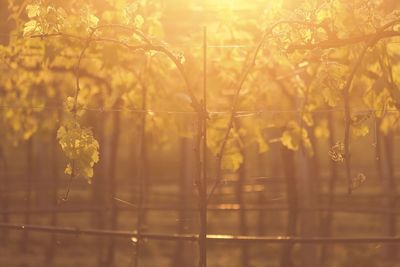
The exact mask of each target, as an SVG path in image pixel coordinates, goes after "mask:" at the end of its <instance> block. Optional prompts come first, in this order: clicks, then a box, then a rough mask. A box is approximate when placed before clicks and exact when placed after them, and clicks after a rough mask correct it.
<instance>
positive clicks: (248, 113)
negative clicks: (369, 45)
mask: <svg viewBox="0 0 400 267" xmlns="http://www.w3.org/2000/svg"><path fill="white" fill-rule="evenodd" d="M0 109H1V110H8V109H10V110H11V109H23V110H43V109H50V110H51V109H53V110H64V111H68V109H67V108H65V107H59V106H31V107H24V106H0ZM80 110H84V111H90V112H130V113H147V114H148V115H154V114H192V115H194V114H197V113H198V112H197V111H179V110H153V109H146V110H143V109H130V108H103V107H84V108H81V109H80ZM343 112H345V110H344V109H318V110H313V111H303V110H301V109H260V110H239V111H235V114H236V117H247V116H258V115H261V114H276V113H312V114H313V113H343ZM351 112H352V113H356V114H358V115H362V114H370V113H372V112H383V113H384V114H385V113H397V112H399V110H397V109H387V110H383V111H382V110H377V109H359V110H352V111H351ZM231 113H232V112H231V111H207V114H209V115H230V114H231Z"/></svg>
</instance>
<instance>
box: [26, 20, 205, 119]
mask: <svg viewBox="0 0 400 267" xmlns="http://www.w3.org/2000/svg"><path fill="white" fill-rule="evenodd" d="M102 28H120V29H124V30H129V31H132V32H133V33H135V34H136V35H138V36H139V37H140V38H141V39H142V41H143V42H144V44H139V45H131V44H128V43H126V42H123V41H120V40H116V39H110V38H102V37H97V38H91V42H108V43H114V44H117V45H120V46H122V47H125V48H127V49H129V50H132V51H137V50H143V51H157V52H160V53H162V54H164V55H166V56H167V57H168V58H169V59H170V60H171V61H172V62H173V63H174V65H175V66H176V68H177V69H178V71H179V73H180V74H181V76H182V78H183V79H184V82H185V85H186V91H187V93H188V95H189V97H190V99H191V101H192V103H191V105H192V107H193V109H194V110H195V111H197V112H199V113H202V106H201V104H200V102H199V101H198V99H197V98H196V96H195V94H194V92H193V89H192V86H191V84H190V82H189V78H188V76H187V74H186V72H185V69H184V67H183V64H182V63H181V62H180V60H179V59H178V58H177V57H176V56H175V55H174V54H173V53H172V52H171V51H170V50H168V49H167V48H166V47H165V46H162V45H155V44H153V43H152V41H151V40H150V39H149V38H148V37H147V36H146V35H145V34H143V33H142V32H141V31H139V30H138V29H137V28H133V27H129V26H125V25H119V24H105V25H100V26H98V27H96V28H93V29H92V32H95V31H97V30H99V29H102ZM47 37H64V38H70V39H76V40H80V41H85V40H86V39H85V38H83V37H81V36H77V35H73V34H68V33H48V34H37V35H32V36H31V38H40V39H44V38H47Z"/></svg>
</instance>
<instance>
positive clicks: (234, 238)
mask: <svg viewBox="0 0 400 267" xmlns="http://www.w3.org/2000/svg"><path fill="white" fill-rule="evenodd" d="M0 228H3V229H12V230H19V231H36V232H47V233H61V234H72V235H76V236H80V235H94V236H113V237H120V238H137V237H141V238H144V239H149V240H150V239H151V240H159V241H162V240H164V241H176V240H183V241H191V242H195V241H197V240H198V235H194V234H158V233H143V234H140V235H138V234H137V233H135V232H132V231H115V230H97V229H81V228H74V227H52V226H41V225H24V224H7V223H0ZM207 242H213V243H216V242H219V243H221V242H223V243H275V244H282V243H292V244H293V243H294V244H295V243H303V244H304V243H314V244H315V243H400V236H396V237H311V238H302V237H292V236H242V235H211V234H207Z"/></svg>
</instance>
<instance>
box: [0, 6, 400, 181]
mask: <svg viewBox="0 0 400 267" xmlns="http://www.w3.org/2000/svg"><path fill="white" fill-rule="evenodd" d="M28 2H29V3H27V4H26V5H25V2H24V3H19V2H18V1H10V2H9V8H10V14H11V15H10V18H11V19H12V20H13V22H14V26H15V27H14V28H13V29H12V31H11V32H10V41H9V43H8V44H5V45H3V46H1V47H0V57H1V62H0V64H1V69H2V74H1V75H0V85H1V87H0V90H1V91H0V92H1V93H0V105H1V106H2V107H4V109H3V111H2V113H1V120H0V123H1V128H2V135H4V136H5V137H6V138H3V140H9V141H10V142H12V143H13V144H15V145H16V144H18V143H20V142H21V141H24V140H27V139H29V138H31V137H32V135H34V134H35V133H36V132H38V131H39V130H41V127H46V128H47V129H51V128H59V129H58V135H57V138H58V140H59V142H60V145H61V148H62V150H63V151H64V153H65V155H66V157H67V159H68V160H69V163H68V166H67V168H66V170H65V172H66V173H67V174H70V175H71V174H73V175H77V176H79V175H80V176H83V177H85V178H90V177H92V176H93V165H94V164H95V163H96V162H98V160H99V145H98V142H97V141H96V139H95V135H96V133H92V131H91V130H89V127H90V125H88V126H82V125H84V124H86V123H87V120H86V117H87V113H88V112H87V110H90V108H91V107H95V108H101V109H121V110H130V111H135V112H142V113H146V116H147V120H148V123H147V124H146V131H147V132H148V133H151V134H152V135H154V136H155V138H153V139H152V140H153V141H154V142H152V145H154V146H155V147H159V146H160V145H167V144H168V136H169V135H170V134H171V132H172V133H174V134H177V135H181V136H185V137H193V136H194V133H193V130H192V128H193V127H192V126H193V125H191V124H190V123H189V122H187V120H185V119H184V118H183V116H181V115H173V116H170V115H168V113H167V112H157V111H174V112H182V114H191V112H192V113H197V112H200V111H201V108H199V103H200V102H201V101H200V99H201V96H202V86H200V84H201V76H202V69H201V60H202V56H203V55H202V52H201V49H200V47H201V45H202V43H201V38H202V36H201V34H202V33H201V27H199V26H201V25H203V24H204V25H207V27H208V32H209V35H208V37H207V38H208V43H209V44H210V45H211V46H210V48H209V50H208V73H207V79H208V87H207V94H208V102H207V105H208V106H207V109H208V111H209V117H208V124H207V126H208V132H209V134H208V139H209V140H208V145H209V149H210V151H211V152H212V153H213V154H214V155H215V156H217V157H218V156H221V157H222V165H221V166H222V168H223V169H225V170H231V171H232V170H233V171H234V170H237V169H238V168H239V167H240V165H241V164H242V162H243V155H242V150H243V148H244V147H245V146H248V145H251V144H258V147H259V151H260V153H268V152H269V150H270V146H271V145H272V144H274V143H280V144H281V145H283V146H285V147H287V148H288V149H290V150H294V151H298V150H300V149H305V151H307V153H306V154H307V155H308V156H310V157H312V156H313V152H314V148H313V146H314V144H313V142H314V141H312V140H313V138H311V137H312V136H314V137H316V139H327V138H328V137H329V136H330V134H331V133H330V132H329V128H328V127H327V120H326V117H325V118H322V117H321V116H317V115H320V114H325V113H327V112H330V111H333V110H335V111H341V112H336V113H334V114H335V115H334V117H333V119H334V120H337V121H340V122H344V123H343V128H346V127H349V129H350V131H349V132H350V133H351V134H350V135H349V136H346V134H345V133H344V132H343V134H340V135H339V137H336V138H337V139H338V140H335V141H337V143H336V145H335V146H334V147H332V148H331V150H330V151H329V152H328V151H327V153H326V155H327V156H330V157H331V158H332V160H334V161H337V162H344V161H345V160H346V156H347V155H346V153H345V152H346V150H347V149H350V147H345V146H350V145H349V144H350V142H349V140H347V139H354V138H362V137H364V136H366V135H368V134H370V133H371V132H373V130H371V129H369V127H370V125H371V123H370V122H371V120H374V119H379V122H380V125H378V130H379V131H382V133H383V134H388V133H389V132H392V131H397V130H398V128H399V116H400V114H399V111H398V108H399V107H400V90H399V86H398V84H399V82H400V60H399V59H400V57H399V56H400V46H399V44H398V36H399V35H400V32H399V22H400V13H399V12H398V11H396V10H395V7H396V3H397V2H396V1H383V0H382V1H380V0H376V1H372V0H356V1H347V0H327V1H317V0H307V1H294V0H292V1H290V0H287V1H284V0H278V1H261V0H259V1H167V2H168V3H166V2H165V1H157V0H147V1H144V0H140V1H139V0H138V1H133V0H132V1H123V0H107V1H85V2H82V1H74V0H72V1H28ZM216 2H218V3H216ZM177 5H181V8H182V10H187V11H188V12H192V13H190V14H185V13H179V14H177V13H174V12H173V11H171V7H176V6H177ZM172 10H173V8H172ZM241 10H251V11H252V12H250V14H251V15H248V13H246V12H240V11H241ZM196 12H197V13H196ZM191 14H192V15H193V14H201V15H200V16H199V17H198V18H193V20H191V18H188V17H190V16H191ZM207 14H212V16H211V15H209V16H207ZM178 16H181V17H182V21H183V22H182V23H181V22H179V21H178V22H176V21H175V20H174V18H177V17H178ZM210 17H211V18H210ZM196 19H197V20H196ZM384 25H389V26H387V27H386V28H384V29H382V30H380V29H381V27H382V26H384ZM366 45H368V46H369V47H368V49H367V51H366V53H365V56H364V57H363V58H362V60H361V63H360V64H357V63H356V62H357V59H358V57H359V56H360V53H361V51H362V50H363V48H364V47H365V46H366ZM258 46H259V50H256V47H258ZM254 53H258V54H257V55H256V56H255V57H254V62H252V56H253V55H254ZM355 68H356V69H355ZM353 70H355V72H354V76H353V77H351V73H352V71H353ZM243 76H245V78H244V79H243V83H240V81H241V78H242V77H243ZM349 77H351V78H349ZM77 83H78V85H77ZM347 84H349V88H346V86H347ZM144 89H145V92H146V95H145V96H144V95H143V91H144ZM236 96H237V97H236ZM144 97H145V98H146V109H147V110H142V108H143V107H142V104H143V99H144ZM235 99H236V100H237V101H236V100H235ZM65 100H67V107H65V106H63V105H62V104H61V103H64V102H65ZM54 106H56V107H58V108H53V109H51V108H48V107H54ZM8 107H10V108H8ZM60 107H61V113H62V114H61V115H60ZM232 110H233V111H232ZM231 112H233V115H234V116H233V118H234V119H233V120H234V121H233V123H232V124H231V126H230V120H229V117H230V115H231ZM345 114H349V117H348V118H347V117H346V116H347V115H345ZM63 116H66V117H68V118H67V119H61V120H58V118H60V117H63ZM136 118H139V117H136ZM48 121H50V123H43V122H48ZM133 124H135V125H136V124H139V119H137V120H136V121H134V122H133ZM229 127H231V128H232V131H230V132H229V134H228V135H226V131H227V128H229ZM223 144H225V145H223ZM221 146H223V147H224V148H223V149H221ZM220 154H222V155H220ZM359 177H361V176H359ZM361 180H362V179H361V178H360V179H358V178H357V181H361ZM357 184H358V182H357Z"/></svg>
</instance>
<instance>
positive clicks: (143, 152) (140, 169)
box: [134, 84, 148, 267]
mask: <svg viewBox="0 0 400 267" xmlns="http://www.w3.org/2000/svg"><path fill="white" fill-rule="evenodd" d="M147 94H148V90H147V86H146V85H144V84H142V102H141V109H142V113H141V116H140V125H139V127H140V128H139V140H138V143H139V145H138V146H139V155H138V159H139V162H138V166H137V186H138V188H137V193H138V199H137V221H136V231H137V240H136V244H135V245H136V255H135V260H134V266H135V267H138V266H139V264H140V253H141V249H142V245H143V244H142V242H143V240H142V238H141V233H142V231H143V220H144V212H145V210H144V207H143V206H144V198H145V196H144V194H145V190H146V180H145V179H146V178H147V145H146V119H147V111H146V109H147Z"/></svg>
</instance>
